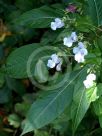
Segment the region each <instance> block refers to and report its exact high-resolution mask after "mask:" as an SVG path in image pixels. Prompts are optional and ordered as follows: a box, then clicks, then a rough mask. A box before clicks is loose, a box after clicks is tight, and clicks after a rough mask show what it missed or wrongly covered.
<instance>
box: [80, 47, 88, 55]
mask: <svg viewBox="0 0 102 136" xmlns="http://www.w3.org/2000/svg"><path fill="white" fill-rule="evenodd" d="M80 53H81V54H82V55H84V56H85V55H87V54H88V51H87V49H85V48H83V49H80Z"/></svg>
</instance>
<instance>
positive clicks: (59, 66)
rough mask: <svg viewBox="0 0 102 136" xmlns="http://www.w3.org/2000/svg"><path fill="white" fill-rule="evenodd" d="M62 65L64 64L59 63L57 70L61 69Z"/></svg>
mask: <svg viewBox="0 0 102 136" xmlns="http://www.w3.org/2000/svg"><path fill="white" fill-rule="evenodd" d="M61 65H62V64H61V63H59V64H58V65H57V66H56V70H57V71H61Z"/></svg>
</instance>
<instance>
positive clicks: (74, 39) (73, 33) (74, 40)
mask: <svg viewBox="0 0 102 136" xmlns="http://www.w3.org/2000/svg"><path fill="white" fill-rule="evenodd" d="M71 39H72V40H73V42H76V41H77V35H76V32H72V34H71Z"/></svg>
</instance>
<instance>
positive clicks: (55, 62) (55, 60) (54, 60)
mask: <svg viewBox="0 0 102 136" xmlns="http://www.w3.org/2000/svg"><path fill="white" fill-rule="evenodd" d="M61 65H62V59H61V58H60V57H58V55H57V54H52V55H51V58H50V59H49V60H48V63H47V66H48V67H49V68H55V67H56V70H57V71H61Z"/></svg>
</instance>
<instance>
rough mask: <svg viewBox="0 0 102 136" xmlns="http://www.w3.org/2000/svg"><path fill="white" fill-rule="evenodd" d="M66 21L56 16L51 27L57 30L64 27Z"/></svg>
mask: <svg viewBox="0 0 102 136" xmlns="http://www.w3.org/2000/svg"><path fill="white" fill-rule="evenodd" d="M63 26H64V22H63V21H62V20H61V19H60V18H56V19H55V21H54V22H51V29H52V30H56V29H57V28H62V27H63Z"/></svg>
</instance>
